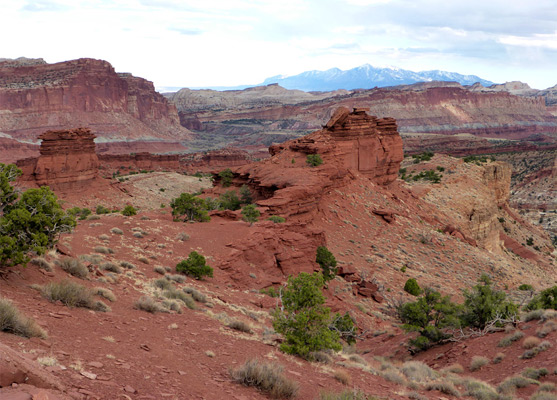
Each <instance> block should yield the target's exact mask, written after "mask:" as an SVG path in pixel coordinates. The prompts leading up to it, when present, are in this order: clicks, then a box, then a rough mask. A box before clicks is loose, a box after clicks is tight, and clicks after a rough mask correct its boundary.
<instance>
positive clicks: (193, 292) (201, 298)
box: [183, 287, 207, 303]
mask: <svg viewBox="0 0 557 400" xmlns="http://www.w3.org/2000/svg"><path fill="white" fill-rule="evenodd" d="M183 290H184V292H186V293H187V294H189V295H190V296H191V297H192V298H193V299H194V300H195V301H197V302H198V303H207V296H205V295H204V294H203V293H201V292H200V291H199V290H197V289H194V288H192V287H185V288H184V289H183Z"/></svg>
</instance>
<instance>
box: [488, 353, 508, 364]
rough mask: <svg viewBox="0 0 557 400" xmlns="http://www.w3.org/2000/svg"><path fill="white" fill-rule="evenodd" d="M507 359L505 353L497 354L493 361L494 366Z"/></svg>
mask: <svg viewBox="0 0 557 400" xmlns="http://www.w3.org/2000/svg"><path fill="white" fill-rule="evenodd" d="M504 359H505V353H497V354H495V357H493V360H492V361H491V362H492V363H493V364H499V363H500V362H501V361H503V360H504Z"/></svg>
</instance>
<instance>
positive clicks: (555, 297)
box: [526, 285, 557, 310]
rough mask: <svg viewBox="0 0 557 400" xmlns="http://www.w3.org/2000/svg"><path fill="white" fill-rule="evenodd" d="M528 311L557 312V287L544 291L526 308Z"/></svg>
mask: <svg viewBox="0 0 557 400" xmlns="http://www.w3.org/2000/svg"><path fill="white" fill-rule="evenodd" d="M526 309H527V310H539V309H553V310H557V285H555V286H553V287H550V288H547V289H545V290H542V291H541V293H540V294H538V295H537V296H535V297H534V298H533V299H532V301H530V303H528V305H527V306H526Z"/></svg>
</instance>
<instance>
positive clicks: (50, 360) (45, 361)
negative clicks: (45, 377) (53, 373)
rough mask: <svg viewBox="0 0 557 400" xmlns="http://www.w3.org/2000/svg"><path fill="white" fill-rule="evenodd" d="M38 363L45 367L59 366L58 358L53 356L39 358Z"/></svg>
mask: <svg viewBox="0 0 557 400" xmlns="http://www.w3.org/2000/svg"><path fill="white" fill-rule="evenodd" d="M37 362H38V363H39V365H42V366H43V367H53V366H54V365H56V364H58V360H57V359H56V357H53V356H44V357H39V358H37Z"/></svg>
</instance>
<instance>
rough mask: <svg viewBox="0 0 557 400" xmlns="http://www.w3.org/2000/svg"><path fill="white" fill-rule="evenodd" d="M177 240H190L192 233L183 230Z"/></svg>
mask: <svg viewBox="0 0 557 400" xmlns="http://www.w3.org/2000/svg"><path fill="white" fill-rule="evenodd" d="M176 240H180V241H182V242H185V241H188V240H190V235H188V234H187V233H185V232H181V233H179V234H178V236H176Z"/></svg>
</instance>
